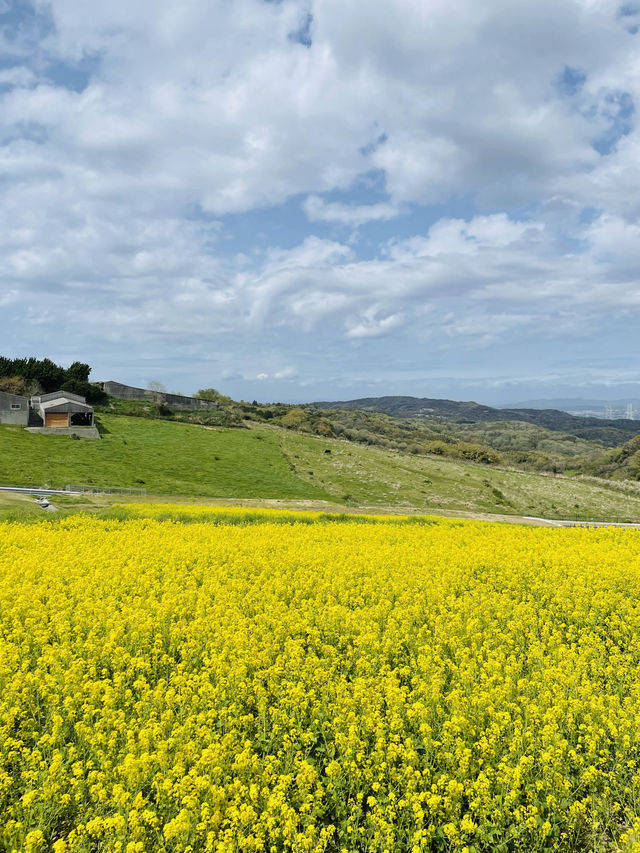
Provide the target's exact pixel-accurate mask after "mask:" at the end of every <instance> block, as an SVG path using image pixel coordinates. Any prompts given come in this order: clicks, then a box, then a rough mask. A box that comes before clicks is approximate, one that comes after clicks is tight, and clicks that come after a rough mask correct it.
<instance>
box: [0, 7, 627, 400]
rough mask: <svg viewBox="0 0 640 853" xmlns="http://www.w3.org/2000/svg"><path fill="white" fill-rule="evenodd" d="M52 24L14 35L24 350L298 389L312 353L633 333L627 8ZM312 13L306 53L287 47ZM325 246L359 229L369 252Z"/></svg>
mask: <svg viewBox="0 0 640 853" xmlns="http://www.w3.org/2000/svg"><path fill="white" fill-rule="evenodd" d="M37 9H38V10H39V13H40V14H41V15H48V16H49V18H50V23H51V27H49V28H47V27H41V28H40V29H39V28H38V25H37V21H36V22H35V23H31V24H29V25H26V24H25V26H24V27H23V29H22V30H20V31H19V32H17V33H14V34H13V36H12V38H11V39H9V38H8V37H7V36H5V37H3V36H2V35H0V39H2V44H1V45H0V47H2V48H3V49H4V48H5V47H6V48H7V51H8V53H7V55H10V56H12V57H13V61H14V62H15V65H14V66H13V67H11V68H4V69H3V70H2V71H0V143H1V144H0V201H1V204H0V304H2V305H3V308H4V309H5V310H4V311H3V315H4V316H6V317H9V318H10V319H9V320H8V321H6V322H7V326H6V328H3V329H1V330H0V331H2V333H3V337H4V338H5V340H6V341H9V342H10V343H11V344H12V345H13V346H18V345H19V346H28V345H30V344H31V342H32V341H35V342H37V343H38V345H39V346H46V340H47V338H46V335H47V334H50V335H51V338H50V339H51V340H56V338H55V336H54V335H55V334H56V333H59V330H60V329H65V330H68V332H65V340H66V341H68V346H69V348H73V347H74V346H76V347H82V346H89V345H90V344H92V342H95V341H98V340H101V341H102V344H103V345H104V346H103V348H104V352H105V353H106V352H111V353H112V354H113V353H116V352H120V351H121V348H122V344H123V342H129V343H130V342H135V345H136V346H138V347H139V351H140V352H142V353H144V355H145V357H149V358H152V357H154V353H156V354H158V353H160V354H164V353H166V352H169V351H172V350H173V349H176V350H179V351H180V352H184V353H186V354H187V355H188V357H189V358H190V359H191V361H192V362H193V361H194V360H197V359H207V358H208V357H209V354H210V352H212V351H213V352H215V353H220V352H222V353H224V352H225V351H226V350H229V348H231V350H232V351H233V354H232V356H230V357H229V361H230V364H229V365H227V364H226V363H225V367H224V369H225V370H227V371H228V372H231V373H232V374H233V375H237V374H238V373H241V374H242V375H244V376H255V375H256V373H257V372H258V371H259V370H260V373H261V375H262V377H263V379H264V378H268V377H271V378H272V379H273V380H278V381H282V382H286V381H292V380H293V379H294V378H295V376H296V374H295V372H293V373H291V374H290V375H287V371H293V370H294V368H291V367H290V366H289V365H290V364H292V363H295V364H303V363H304V364H309V363H310V362H311V361H313V359H314V353H316V352H323V353H329V354H328V355H326V356H323V358H325V359H326V360H327V362H328V361H329V360H330V359H331V358H335V359H336V360H337V361H339V360H340V358H341V357H344V354H345V353H346V352H351V351H355V350H357V349H358V348H366V347H370V348H371V347H375V346H378V347H380V349H379V350H378V352H379V353H381V355H380V358H381V359H383V360H384V358H388V355H389V350H385V349H384V347H385V346H387V345H389V346H390V342H395V344H396V346H397V347H398V350H399V351H401V350H402V349H403V347H404V346H405V345H406V344H405V342H406V341H407V340H412V341H414V342H415V341H416V340H420V341H424V340H427V339H428V340H429V341H432V342H433V341H436V340H439V341H440V343H441V345H442V346H443V347H445V346H447V345H448V346H451V348H452V349H453V348H454V345H453V344H452V341H454V340H457V341H463V340H464V341H468V342H475V343H473V345H476V344H478V343H482V344H483V345H485V346H489V345H492V342H494V341H500V340H512V341H513V342H514V343H513V345H514V346H521V343H520V342H518V341H517V340H516V338H517V336H518V335H520V336H521V337H522V339H524V338H525V336H526V335H534V334H537V333H540V334H542V333H544V334H545V335H546V334H548V333H549V332H550V331H552V330H553V329H554V328H556V329H557V330H558V339H559V340H560V339H561V337H562V335H563V334H565V331H566V329H567V328H568V327H569V326H570V327H571V328H572V330H573V332H572V333H574V334H576V335H579V334H580V330H593V329H594V328H599V326H598V322H599V323H600V324H602V323H604V322H605V321H604V320H603V319H602V318H601V319H600V320H599V321H598V320H594V317H595V316H597V315H598V314H599V313H600V314H602V312H603V311H605V312H608V314H609V315H610V316H611V315H613V314H614V313H616V315H618V314H620V315H622V314H624V312H627V314H633V315H634V316H635V314H634V312H636V311H637V310H638V306H639V304H640V285H639V281H638V279H639V276H638V272H637V270H638V268H639V266H638V263H639V261H640V257H639V254H638V248H637V247H638V245H639V241H638V237H640V232H639V230H638V229H639V228H640V224H639V222H640V201H639V199H640V172H639V170H638V168H637V164H638V162H639V158H640V130H639V129H638V126H637V122H636V119H635V116H634V114H633V106H634V103H637V102H638V100H639V99H640V59H639V56H640V54H639V53H638V49H637V44H638V41H637V39H636V38H635V37H634V36H632V35H630V33H629V32H628V31H627V29H625V23H624V21H622V20H621V19H620V17H619V16H618V15H617V6H616V4H614V3H609V2H589V3H587V2H578V1H577V0H539V2H537V3H535V4H534V3H519V4H515V5H514V4H513V3H511V2H507V0H490V2H486V3H477V2H472V0H452V2H446V3H445V2H444V0H433V2H429V3H424V2H419V1H418V0H384V2H382V0H375V2H371V0H349V2H346V3H345V2H344V0H282V2H280V3H266V2H262V0H237V2H234V3H232V4H231V3H228V2H226V0H214V2H205V0H185V2H183V3H180V4H176V3H169V2H167V0H156V2H153V3H151V2H150V0H140V2H136V3H131V2H128V0H127V2H125V0H113V2H110V3H108V4H100V5H98V6H96V5H95V4H84V5H83V4H80V3H78V2H77V0H50V2H45V0H43V2H39V3H38V5H37ZM309 14H311V15H312V23H311V27H310V32H309V35H310V37H311V40H312V45H311V47H310V48H309V47H307V46H305V45H303V44H300V43H298V42H296V40H295V38H294V37H292V34H294V33H296V32H298V31H299V30H300V27H301V25H302V24H303V22H304V21H305V20H306V18H307V15H309ZM43 34H44V35H43ZM565 67H570V68H573V69H579V70H580V72H581V74H582V75H583V77H584V80H583V81H582V82H581V83H580V85H579V86H576V90H575V91H562V87H561V85H560V83H559V81H560V80H561V76H562V73H563V70H564V69H565ZM65 75H66V77H65ZM74 75H76V76H75V77H74ZM83 75H84V76H83ZM578 76H579V75H578ZM67 77H68V80H67V82H69V85H68V86H65V85H64V82H65V79H66V78H67ZM72 78H73V80H74V81H75V82H74V83H73V85H72V83H71V82H70V81H71V79H72ZM76 78H77V80H76ZM576 79H577V78H576ZM580 79H581V80H582V78H580ZM78 80H79V81H80V82H79V83H78V82H77V81H78ZM56 81H57V82H56ZM82 81H84V82H82ZM625 104H626V107H624V105H625ZM621 105H622V107H621ZM623 107H624V108H623ZM625 110H626V112H625ZM603 140H605V141H607V143H606V145H607V146H608V147H606V146H605V143H603ZM596 142H598V144H599V145H600V149H601V150H606V151H607V153H604V154H602V153H599V151H598V150H597V148H596V147H594V143H596ZM367 181H369V185H368V189H367ZM354 188H356V189H357V193H356V192H355V191H354ZM367 192H369V195H367ZM328 193H331V196H329V197H330V198H332V199H335V198H340V201H335V200H332V201H329V200H327V197H325V195H324V194H328ZM369 196H370V197H369ZM363 198H368V201H366V203H365V202H364V201H363ZM287 199H294V201H293V202H292V205H291V207H293V208H295V210H296V211H297V212H298V214H299V221H298V220H296V221H295V223H294V224H293V225H294V226H295V227H293V225H292V222H291V220H287V219H286V216H289V217H292V216H295V214H291V211H290V210H289V213H286V214H285V213H282V211H280V210H279V208H278V205H280V204H281V203H282V202H284V201H286V200H287ZM300 204H301V205H302V211H303V212H304V214H305V215H306V220H305V218H304V217H303V216H302V214H301V213H300V208H299V205H300ZM459 208H462V209H463V210H464V211H465V212H463V213H460V211H459ZM584 208H595V209H596V210H595V212H594V211H593V210H592V211H590V212H588V216H587V215H586V214H585V215H584V216H583V213H584ZM451 209H454V210H456V212H455V213H451ZM260 211H262V213H261V212H260ZM478 211H479V212H478ZM514 211H517V212H514ZM245 213H251V215H252V217H254V218H252V219H243V214H245ZM405 214H406V215H405ZM281 215H282V216H283V223H282V227H281V229H280V232H279V233H278V234H277V236H273V234H274V233H275V229H274V232H271V233H270V232H269V231H268V229H267V234H266V235H265V238H264V240H262V241H261V239H260V235H259V234H258V231H259V229H260V227H261V223H263V222H268V223H269V224H271V222H272V221H275V220H277V219H278V217H279V216H281ZM213 218H215V221H212V219H213ZM434 219H435V221H434ZM583 220H584V221H589V222H590V224H587V225H585V224H584V221H583ZM256 222H257V223H258V224H257V225H256V224H255V223H256ZM247 223H249V224H247ZM372 223H376V228H375V229H374V228H370V229H369V232H373V231H376V232H377V233H379V232H380V230H381V229H383V228H384V229H386V231H385V233H386V235H387V236H386V237H385V238H384V239H382V240H381V242H380V243H379V244H378V245H376V244H374V243H372V242H370V241H369V242H368V237H367V229H366V228H365V226H367V225H368V224H369V225H370V224H372ZM327 225H338V226H344V227H345V228H349V229H356V228H361V229H362V231H360V232H359V240H358V242H357V243H354V242H351V243H350V242H349V241H347V240H344V241H342V240H336V239H327V233H330V234H331V235H333V236H335V232H334V231H333V230H331V229H328V228H327ZM409 229H411V230H409ZM314 232H315V233H314ZM338 233H341V232H338ZM293 234H295V235H296V236H295V237H294V236H293ZM297 235H299V236H297ZM269 243H270V244H271V248H264V247H265V246H268V245H269ZM276 243H280V246H279V247H277V246H276V245H275V244H276ZM227 246H229V247H230V248H228V249H227ZM258 246H260V247H261V248H260V249H258V248H257V247H258ZM9 311H11V312H12V313H11V315H9V313H8V312H9ZM21 317H22V318H24V317H26V318H27V322H26V324H23V325H22V326H18V325H17V322H16V318H18V319H19V318H21ZM559 317H564V318H565V319H564V320H563V321H562V323H564V324H565V325H564V327H563V329H564V330H565V331H562V333H561V332H560V327H561V325H562V323H561V322H560V320H558V318H559ZM554 321H557V322H554ZM67 323H68V325H67ZM36 324H37V330H36V331H31V332H30V331H29V330H30V328H31V327H32V328H33V330H35V329H36ZM594 324H595V325H594ZM486 327H489V328H488V330H486V331H483V330H485V328H486ZM18 328H19V335H20V336H21V337H20V338H18V332H17V329H18ZM47 330H49V331H48V332H47ZM487 336H488V337H487ZM58 339H59V338H58ZM222 339H224V345H223V344H222V343H221V342H220V341H221V340H222ZM328 341H329V342H331V346H327V342H328ZM102 344H101V345H102ZM470 345H471V344H470ZM252 352H253V353H256V355H255V360H256V361H257V363H258V366H256V365H255V364H253V363H249V362H251V355H250V353H252ZM265 352H266V353H267V354H268V355H269V358H268V359H267V360H264V359H263V357H262V356H263V354H264V353H265ZM257 353H259V354H260V355H257ZM245 356H246V357H245ZM299 356H300V357H299ZM87 357H89V356H87ZM112 357H114V358H115V357H116V356H115V355H112ZM216 357H218V356H216ZM220 357H221V358H223V356H220ZM302 359H304V361H303V360H302ZM240 360H244V362H245V363H243V364H242V365H238V366H236V365H235V361H240ZM262 365H267V367H266V368H265V369H264V371H263V370H262V369H261V367H262ZM282 365H285V366H284V367H283V366H282ZM323 369H324V368H323ZM326 369H327V370H328V368H326ZM301 372H305V371H302V369H301ZM205 384H206V383H205Z"/></svg>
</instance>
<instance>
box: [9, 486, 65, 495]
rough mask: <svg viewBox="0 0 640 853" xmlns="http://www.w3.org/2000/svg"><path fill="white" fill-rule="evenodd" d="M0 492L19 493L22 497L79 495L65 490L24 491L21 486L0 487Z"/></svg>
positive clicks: (42, 489)
mask: <svg viewBox="0 0 640 853" xmlns="http://www.w3.org/2000/svg"><path fill="white" fill-rule="evenodd" d="M0 492H19V493H20V494H22V495H44V494H47V495H79V494H80V492H68V491H67V490H66V489H47V488H45V487H43V488H41V489H25V488H22V486H0Z"/></svg>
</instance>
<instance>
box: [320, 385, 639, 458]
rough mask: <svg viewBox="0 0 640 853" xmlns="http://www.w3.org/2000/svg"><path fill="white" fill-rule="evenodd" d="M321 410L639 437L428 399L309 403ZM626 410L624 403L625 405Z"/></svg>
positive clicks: (625, 429)
mask: <svg viewBox="0 0 640 853" xmlns="http://www.w3.org/2000/svg"><path fill="white" fill-rule="evenodd" d="M312 405H314V406H317V407H318V408H321V409H359V410H361V411H365V412H382V413H384V414H386V415H393V416H394V417H398V418H420V419H422V418H425V419H428V418H433V419H443V420H449V421H453V422H457V423H478V422H487V421H524V422H526V423H531V424H535V425H536V426H541V427H545V428H546V429H550V430H555V431H558V432H566V433H569V434H571V435H575V436H577V437H578V438H586V439H589V440H593V441H599V442H601V443H602V444H605V445H608V446H613V445H615V444H618V443H621V442H623V441H626V440H628V439H629V438H630V437H631V436H633V435H636V434H637V433H640V421H634V420H625V419H623V418H620V419H611V420H608V419H605V418H601V417H580V416H577V415H572V414H569V413H568V412H565V411H562V410H560V409H548V408H536V407H534V406H531V405H530V406H528V407H522V408H520V407H518V408H514V407H510V408H508V409H506V408H505V409H503V408H495V407H493V406H485V405H483V404H482V403H475V402H473V401H469V402H458V401H456V400H439V399H432V398H430V397H362V398H360V399H358V400H340V401H336V402H327V401H323V402H318V403H312ZM625 407H626V402H625Z"/></svg>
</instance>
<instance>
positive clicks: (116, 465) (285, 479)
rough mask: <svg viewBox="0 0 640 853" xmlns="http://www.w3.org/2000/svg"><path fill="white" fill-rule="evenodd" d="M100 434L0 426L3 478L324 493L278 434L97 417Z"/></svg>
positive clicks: (278, 494) (175, 490)
mask: <svg viewBox="0 0 640 853" xmlns="http://www.w3.org/2000/svg"><path fill="white" fill-rule="evenodd" d="M100 421H101V424H102V427H103V429H104V432H103V435H102V440H101V441H96V440H89V439H83V440H80V441H72V440H70V438H69V437H68V436H55V435H41V434H36V435H33V434H31V433H28V432H26V431H25V430H23V429H21V428H19V427H6V426H3V427H0V483H6V484H10V485H31V484H33V485H35V486H44V485H45V484H46V485H47V486H49V487H50V488H56V487H64V486H65V485H66V484H67V483H72V484H81V485H85V484H87V485H100V486H119V487H122V488H142V489H146V490H147V491H148V492H150V493H155V494H163V495H193V496H204V495H206V496H210V497H246V498H315V499H325V498H329V495H327V494H326V493H324V492H323V491H322V490H320V489H319V488H317V487H316V486H315V485H313V484H311V483H307V482H304V481H302V480H300V479H299V478H298V477H297V476H296V475H295V474H293V473H292V472H291V470H290V468H289V466H288V464H287V462H286V460H285V458H284V457H283V455H282V451H281V450H280V445H279V442H278V435H277V434H275V433H273V432H270V431H267V430H260V431H257V430H232V429H206V428H204V427H201V426H192V425H189V424H181V423H171V422H168V421H162V420H145V419H143V418H129V417H118V416H114V415H102V416H101V418H100Z"/></svg>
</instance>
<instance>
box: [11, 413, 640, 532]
mask: <svg viewBox="0 0 640 853" xmlns="http://www.w3.org/2000/svg"><path fill="white" fill-rule="evenodd" d="M101 420H102V422H103V424H104V426H105V427H106V428H107V430H108V432H106V433H105V435H104V437H103V439H102V440H101V441H89V440H82V441H73V440H71V439H69V438H68V437H66V436H45V435H31V434H30V433H27V432H25V431H24V430H22V429H20V428H15V427H6V426H2V427H0V483H7V484H15V485H21V484H24V485H27V484H33V485H37V486H43V485H45V483H46V484H48V485H49V486H50V487H55V486H64V485H66V484H67V483H80V484H85V483H86V484H96V485H102V486H121V487H144V488H146V489H147V490H148V492H149V493H150V494H164V495H189V496H193V497H202V496H207V497H220V498H224V497H235V498H281V499H282V498H290V499H298V500H300V499H306V500H308V499H315V500H329V501H334V502H337V503H342V502H349V503H352V504H362V505H370V506H397V507H403V506H404V507H415V508H418V509H424V510H425V511H427V512H435V511H437V510H438V509H444V510H451V511H464V512H479V513H486V512H494V513H504V514H513V515H536V516H544V517H548V518H554V517H555V518H577V519H580V518H585V519H594V520H596V519H599V520H612V521H613V520H638V519H640V484H638V483H632V482H620V483H612V482H609V481H598V480H595V479H591V480H587V479H569V478H565V477H552V476H545V475H540V474H533V473H531V474H530V473H522V472H519V471H509V470H505V469H499V468H494V467H489V466H483V465H475V464H472V463H467V462H459V461H456V460H450V459H443V458H433V457H422V456H411V455H407V454H401V453H398V452H394V451H388V450H383V449H380V448H375V447H366V446H361V445H355V444H350V443H348V442H344V441H335V440H329V439H320V438H314V437H311V436H307V435H302V434H299V433H294V432H288V431H285V430H278V429H275V428H270V427H257V428H255V429H252V430H237V429H235V430H234V429H205V428H202V427H199V426H191V425H188V424H181V423H171V422H167V421H161V420H146V419H142V418H129V417H119V416H113V415H102V416H101ZM326 449H330V450H331V453H325V452H324V451H325V450H326ZM140 480H143V481H144V482H143V483H141V482H139V481H140ZM78 508H80V507H78Z"/></svg>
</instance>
